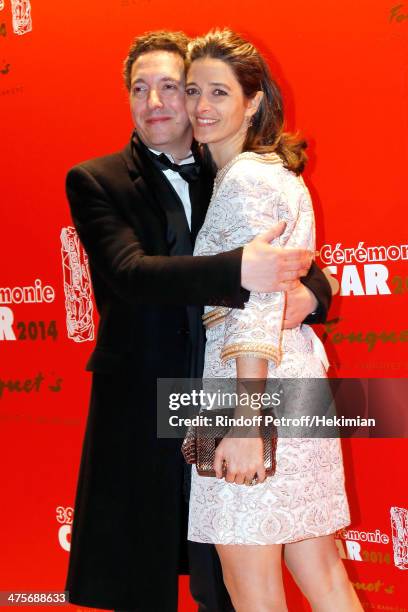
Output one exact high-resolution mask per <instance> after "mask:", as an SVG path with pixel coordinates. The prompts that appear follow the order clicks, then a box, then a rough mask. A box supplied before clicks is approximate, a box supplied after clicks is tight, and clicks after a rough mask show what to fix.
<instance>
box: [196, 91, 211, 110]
mask: <svg viewBox="0 0 408 612" xmlns="http://www.w3.org/2000/svg"><path fill="white" fill-rule="evenodd" d="M196 110H197V113H208V111H209V110H210V108H209V103H208V99H207V98H206V96H204V95H203V94H201V96H200V98H199V100H198V101H197V108H196Z"/></svg>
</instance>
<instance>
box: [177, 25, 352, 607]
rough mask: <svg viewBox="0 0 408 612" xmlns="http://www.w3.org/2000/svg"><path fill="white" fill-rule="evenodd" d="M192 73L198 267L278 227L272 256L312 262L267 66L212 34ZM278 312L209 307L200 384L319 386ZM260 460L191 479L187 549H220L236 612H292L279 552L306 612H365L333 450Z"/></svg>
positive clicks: (324, 444) (302, 337) (280, 299)
mask: <svg viewBox="0 0 408 612" xmlns="http://www.w3.org/2000/svg"><path fill="white" fill-rule="evenodd" d="M188 59H189V67H188V72H187V83H186V98H187V111H188V113H189V116H190V120H191V122H192V125H193V129H194V136H195V138H196V140H197V141H198V142H199V143H202V145H203V151H204V154H205V155H206V156H207V157H209V159H210V161H211V162H212V163H213V164H214V165H215V166H216V168H217V169H218V172H217V176H216V179H215V183H214V192H213V197H212V200H211V203H210V206H209V209H208V213H207V218H206V220H205V223H204V225H203V227H202V229H201V231H200V233H199V236H198V238H197V242H196V247H195V252H194V254H195V255H209V254H214V253H218V252H220V251H224V250H227V249H231V248H234V247H236V246H239V245H242V244H245V243H246V242H247V241H248V240H249V239H250V238H251V237H253V236H254V235H255V234H257V233H259V231H260V230H262V229H267V228H268V227H270V225H271V224H272V223H274V222H276V221H281V220H284V221H285V222H286V229H285V231H284V233H283V234H282V236H281V237H280V238H279V239H278V240H277V243H278V244H280V245H281V246H283V245H285V246H288V247H290V246H296V247H303V248H305V247H306V248H308V249H310V250H314V248H315V245H314V217H313V209H312V204H311V201H310V196H309V193H308V191H307V189H306V187H305V186H304V183H303V181H302V180H301V179H300V178H299V177H298V175H299V174H300V172H301V171H302V170H303V167H304V164H305V161H306V157H305V154H304V151H303V149H304V148H305V143H302V142H297V141H296V140H295V139H294V138H293V137H290V136H289V135H287V134H283V132H282V127H283V109H282V100H281V95H280V92H279V90H278V88H277V86H276V84H275V83H274V82H273V80H272V79H271V77H270V74H269V71H268V68H267V66H266V63H265V62H264V60H263V58H262V57H261V56H260V54H259V53H258V52H257V50H256V49H255V48H254V47H253V46H252V45H251V44H250V43H248V42H246V41H244V40H242V39H241V38H240V37H238V36H237V35H236V34H234V33H233V32H231V31H229V30H223V31H217V30H216V31H213V32H210V33H209V34H207V35H206V36H205V37H203V38H199V39H196V40H195V41H193V42H192V43H191V45H190V49H189V57H188ZM284 308H285V294H284V293H274V294H256V293H252V294H251V297H250V300H249V302H248V303H247V305H246V307H245V309H244V310H231V309H227V308H224V309H223V308H221V309H220V308H218V309H214V308H213V307H207V308H206V313H205V315H204V321H205V322H206V323H207V346H206V355H205V371H204V378H219V377H220V378H237V379H242V378H252V379H254V378H255V379H259V380H260V384H262V381H264V380H265V379H266V378H276V377H281V378H290V377H293V378H298V377H306V378H308V377H310V378H311V377H325V368H324V365H323V363H322V360H323V361H324V359H325V356H324V355H322V347H321V346H320V354H319V350H318V348H317V347H318V341H317V340H316V338H315V337H314V333H313V332H312V330H311V329H310V328H308V327H307V326H300V327H298V328H295V329H293V330H285V331H283V330H282V319H283V314H284ZM323 352H324V351H323ZM262 455H263V445H262V440H261V438H259V437H247V438H245V439H238V438H233V437H226V438H224V439H223V440H222V442H221V443H220V445H219V446H218V448H217V451H216V459H215V465H214V467H215V469H216V474H217V478H208V477H205V478H204V477H201V476H199V475H198V474H197V472H196V470H195V469H194V466H193V475H192V489H191V499H190V518H189V536H188V537H189V539H190V540H193V541H197V542H207V543H208V542H212V543H214V544H215V545H216V548H217V552H218V554H219V556H220V559H221V564H222V568H223V575H224V581H225V583H226V586H227V588H228V591H229V593H230V596H231V599H232V602H233V604H234V607H235V609H236V610H237V611H238V612H241V611H242V612H244V611H246V610H251V612H253V611H256V612H263V611H267V610H268V611H269V610H273V611H274V612H277V611H283V610H287V608H286V603H285V595H284V590H283V584H282V576H281V554H282V545H285V550H284V555H285V561H286V564H287V566H288V567H289V569H290V571H291V572H292V573H293V575H294V577H295V580H296V581H297V583H298V584H299V586H300V588H301V589H302V590H303V592H304V594H305V595H306V597H307V598H308V600H309V602H310V603H311V605H312V607H313V610H316V611H330V612H332V611H333V610H336V612H342V611H344V612H346V611H347V612H350V611H352V610H361V606H360V604H359V602H358V599H357V597H356V595H355V592H354V590H353V588H352V586H351V584H350V583H349V581H348V578H347V575H346V572H345V570H344V568H343V565H342V563H341V560H340V558H339V555H338V552H337V549H336V546H335V542H334V537H333V534H334V532H335V531H336V530H337V529H340V528H342V527H344V526H346V525H347V524H348V523H349V513H348V504H347V499H346V495H345V491H344V476H343V467H342V458H341V449H340V444H339V440H337V439H307V438H303V439H301V438H299V439H293V438H290V439H284V438H283V439H279V440H278V448H277V469H276V473H275V475H274V476H273V477H270V478H265V471H264V466H263V456H262ZM223 467H225V468H226V473H225V472H223ZM223 476H225V478H224V477H223ZM254 482H257V483H258V484H255V486H242V485H244V484H247V485H251V484H253V483H254Z"/></svg>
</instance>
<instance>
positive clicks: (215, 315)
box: [202, 306, 230, 329]
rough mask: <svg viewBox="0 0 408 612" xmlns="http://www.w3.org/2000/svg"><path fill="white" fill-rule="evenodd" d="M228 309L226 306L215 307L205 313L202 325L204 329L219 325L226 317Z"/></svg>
mask: <svg viewBox="0 0 408 612" xmlns="http://www.w3.org/2000/svg"><path fill="white" fill-rule="evenodd" d="M229 311H230V308H227V307H226V306H217V308H213V309H212V310H210V311H209V312H206V313H205V314H204V315H203V316H202V319H203V323H204V325H205V327H206V329H210V327H215V326H216V325H219V324H220V323H222V322H223V321H225V317H226V316H227V314H228V312H229Z"/></svg>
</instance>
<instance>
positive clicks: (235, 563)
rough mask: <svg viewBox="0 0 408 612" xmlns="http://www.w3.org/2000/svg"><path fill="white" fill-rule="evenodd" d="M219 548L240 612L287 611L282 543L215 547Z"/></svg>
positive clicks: (222, 563)
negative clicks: (283, 580) (283, 579)
mask: <svg viewBox="0 0 408 612" xmlns="http://www.w3.org/2000/svg"><path fill="white" fill-rule="evenodd" d="M216 549H217V552H218V555H219V557H220V560H221V565H222V573H223V577H224V582H225V586H226V587H227V589H228V592H229V594H230V597H231V600H232V604H233V606H234V608H235V610H236V611H237V612H287V607H286V601H285V592H284V589H283V582H282V546H281V545H280V544H271V545H267V546H264V545H262V546H255V545H248V544H234V545H229V544H228V545H227V544H216Z"/></svg>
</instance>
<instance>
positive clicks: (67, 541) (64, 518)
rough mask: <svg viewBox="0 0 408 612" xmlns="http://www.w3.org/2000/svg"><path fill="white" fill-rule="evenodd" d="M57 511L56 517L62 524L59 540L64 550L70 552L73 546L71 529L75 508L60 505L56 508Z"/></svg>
mask: <svg viewBox="0 0 408 612" xmlns="http://www.w3.org/2000/svg"><path fill="white" fill-rule="evenodd" d="M56 513H57V514H56V517H55V518H56V519H57V523H59V524H60V527H59V528H58V542H59V544H60V546H61V548H62V549H63V550H66V551H67V552H69V550H70V548H71V530H72V519H73V516H74V509H73V508H71V507H70V506H67V507H64V506H58V507H57V508H56Z"/></svg>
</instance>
